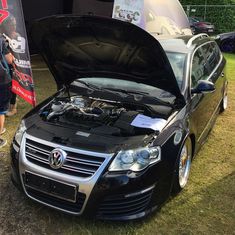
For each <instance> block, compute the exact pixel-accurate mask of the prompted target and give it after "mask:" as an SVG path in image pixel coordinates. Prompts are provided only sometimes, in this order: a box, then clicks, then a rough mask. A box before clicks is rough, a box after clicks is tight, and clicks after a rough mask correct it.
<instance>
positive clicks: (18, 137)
mask: <svg viewBox="0 0 235 235" xmlns="http://www.w3.org/2000/svg"><path fill="white" fill-rule="evenodd" d="M25 130H26V127H25V122H24V120H22V121H21V123H20V125H19V127H18V129H17V131H16V133H15V141H16V143H17V144H18V145H19V146H20V144H21V140H22V137H23V134H24V132H25Z"/></svg>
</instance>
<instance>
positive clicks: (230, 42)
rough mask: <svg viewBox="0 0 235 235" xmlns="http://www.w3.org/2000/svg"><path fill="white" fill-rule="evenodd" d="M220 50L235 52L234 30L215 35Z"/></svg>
mask: <svg viewBox="0 0 235 235" xmlns="http://www.w3.org/2000/svg"><path fill="white" fill-rule="evenodd" d="M215 40H216V42H217V43H218V45H219V47H220V50H221V51H223V52H231V53H234V52H235V31H234V32H229V33H222V34H219V35H217V36H216V38H215Z"/></svg>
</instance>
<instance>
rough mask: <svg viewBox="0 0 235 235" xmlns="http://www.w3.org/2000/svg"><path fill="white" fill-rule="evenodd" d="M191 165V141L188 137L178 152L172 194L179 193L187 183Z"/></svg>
mask: <svg viewBox="0 0 235 235" xmlns="http://www.w3.org/2000/svg"><path fill="white" fill-rule="evenodd" d="M191 163H192V141H191V139H190V138H189V137H188V138H187V139H186V140H185V142H184V144H183V147H182V148H181V150H180V155H179V157H178V160H177V164H176V168H175V177H174V182H173V188H172V192H173V193H174V194H177V193H179V192H180V191H181V190H182V189H183V188H184V187H185V186H186V185H187V183H188V179H189V173H190V168H191Z"/></svg>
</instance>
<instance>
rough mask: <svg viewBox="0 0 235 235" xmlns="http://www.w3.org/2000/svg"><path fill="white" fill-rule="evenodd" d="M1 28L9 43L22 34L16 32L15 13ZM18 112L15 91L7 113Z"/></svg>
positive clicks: (10, 114)
mask: <svg viewBox="0 0 235 235" xmlns="http://www.w3.org/2000/svg"><path fill="white" fill-rule="evenodd" d="M0 30H1V33H3V34H4V35H5V36H7V37H8V38H9V41H8V43H9V44H10V41H11V40H12V39H14V40H16V39H17V38H18V37H20V34H19V33H18V32H16V19H15V17H14V16H13V15H10V16H8V18H7V19H6V20H5V21H4V22H3V23H2V25H1V26H0ZM9 50H11V47H9ZM10 67H11V66H10ZM11 69H12V67H11ZM10 72H11V70H10ZM11 77H12V73H11ZM16 113H17V102H16V94H15V93H14V92H11V100H10V107H9V110H8V111H7V113H6V116H7V117H11V116H13V115H15V114H16Z"/></svg>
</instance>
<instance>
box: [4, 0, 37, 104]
mask: <svg viewBox="0 0 235 235" xmlns="http://www.w3.org/2000/svg"><path fill="white" fill-rule="evenodd" d="M0 32H1V34H2V35H3V36H4V37H5V39H6V41H7V42H8V43H9V48H10V51H11V53H12V54H13V55H14V57H15V59H14V64H15V66H14V69H13V73H12V91H13V92H14V93H16V94H17V95H19V96H21V97H22V98H23V99H24V100H26V101H27V102H28V103H30V104H32V105H33V106H35V105H36V98H35V92H34V84H33V78H32V69H31V63H30V55H29V48H28V43H27V35H26V30H25V23H24V16H23V11H22V5H21V1H20V0H0Z"/></svg>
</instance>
